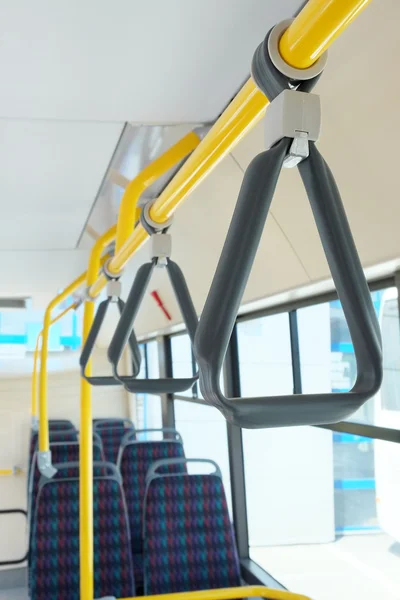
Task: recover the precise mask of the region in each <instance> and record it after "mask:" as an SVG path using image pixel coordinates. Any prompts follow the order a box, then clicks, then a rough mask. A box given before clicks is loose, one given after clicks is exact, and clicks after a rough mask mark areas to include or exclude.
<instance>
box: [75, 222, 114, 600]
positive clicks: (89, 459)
mask: <svg viewBox="0 0 400 600" xmlns="http://www.w3.org/2000/svg"><path fill="white" fill-rule="evenodd" d="M116 232H117V227H116V225H114V226H113V227H111V228H110V229H109V230H108V231H106V232H105V233H103V235H101V236H100V237H99V238H98V239H97V240H96V242H95V244H94V246H93V248H92V251H91V253H90V258H89V265H88V270H87V272H86V286H87V288H89V286H90V285H91V284H92V283H93V281H95V280H96V278H97V275H98V273H99V269H100V266H101V263H102V258H101V254H102V252H103V251H104V249H105V248H106V247H107V246H108V245H109V244H110V243H111V242H112V241H113V240H114V239H115V236H116ZM107 258H108V257H107ZM103 262H104V261H103ZM93 318H94V303H93V302H92V301H91V300H86V301H85V303H84V310H83V331H82V345H84V344H85V342H86V339H87V336H88V334H89V331H90V328H91V326H92V323H93ZM91 370H92V361H91V360H89V362H88V364H87V366H86V373H87V374H88V375H89V376H90V375H91ZM80 400H81V407H80V410H81V418H80V445H79V515H80V516H79V544H80V574H81V576H80V590H81V596H80V597H81V600H93V597H94V596H93V594H94V588H93V585H94V584H93V577H94V567H93V560H94V558H93V424H92V389H91V386H90V384H89V383H88V382H87V381H86V379H83V377H81V392H80Z"/></svg>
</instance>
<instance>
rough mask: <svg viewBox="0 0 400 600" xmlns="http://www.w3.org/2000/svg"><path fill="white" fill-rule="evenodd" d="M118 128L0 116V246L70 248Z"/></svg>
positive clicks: (89, 205) (94, 195) (111, 150)
mask: <svg viewBox="0 0 400 600" xmlns="http://www.w3.org/2000/svg"><path fill="white" fill-rule="evenodd" d="M121 129H122V125H121V124H117V123H76V122H75V123H74V122H60V121H40V120H39V121H23V120H22V121H20V120H7V121H6V120H0V211H1V222H2V227H1V236H0V250H3V249H7V250H13V249H18V250H44V249H48V250H54V249H58V250H59V249H68V248H74V247H75V246H76V244H77V242H78V239H79V236H80V234H81V231H82V227H83V226H84V223H85V221H86V219H87V216H88V213H89V211H90V209H91V207H92V204H93V202H94V200H95V197H96V194H97V192H98V189H99V185H100V183H101V180H102V177H103V175H104V173H105V171H106V169H107V166H108V163H109V161H110V159H111V157H112V154H113V151H114V149H115V146H116V144H117V142H118V139H119V136H120V134H121Z"/></svg>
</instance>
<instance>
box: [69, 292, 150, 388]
mask: <svg viewBox="0 0 400 600" xmlns="http://www.w3.org/2000/svg"><path fill="white" fill-rule="evenodd" d="M111 302H112V297H108V298H107V299H106V300H103V302H100V304H99V306H98V308H97V312H96V316H95V318H94V321H93V324H92V327H91V328H90V331H89V334H88V336H87V338H86V342H85V345H84V347H83V349H82V353H81V356H80V359H79V365H80V367H81V376H82V377H83V378H84V379H86V381H88V382H89V383H90V384H91V385H95V386H97V385H121V384H122V383H123V382H122V381H121V380H118V379H115V377H113V376H112V375H108V376H107V375H106V376H100V375H92V376H88V375H86V366H87V364H88V362H89V360H90V359H91V356H92V353H93V349H94V345H95V343H96V340H97V336H98V335H99V332H100V330H101V327H102V325H103V322H104V319H105V317H106V314H107V310H108V308H109V306H110V304H111ZM117 306H118V310H119V313H120V315H122V314H123V312H124V308H125V302H124V301H123V300H121V298H118V299H117ZM127 343H128V344H129V349H130V356H131V364H132V373H133V375H135V376H136V375H137V374H138V373H139V371H140V364H141V360H142V355H141V353H140V348H139V345H138V343H137V339H136V336H135V332H134V330H133V329H132V330H131V331H130V333H129V335H128V338H127ZM125 377H128V376H127V375H126V376H125ZM122 379H123V378H122Z"/></svg>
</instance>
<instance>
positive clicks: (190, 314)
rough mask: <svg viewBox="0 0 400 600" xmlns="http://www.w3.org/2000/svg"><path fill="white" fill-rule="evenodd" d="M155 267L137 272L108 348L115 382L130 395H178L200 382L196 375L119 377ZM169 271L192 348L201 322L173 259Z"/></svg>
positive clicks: (167, 267)
mask: <svg viewBox="0 0 400 600" xmlns="http://www.w3.org/2000/svg"><path fill="white" fill-rule="evenodd" d="M154 267H155V262H154V261H152V262H150V263H146V264H144V265H142V266H141V267H140V269H139V270H138V272H137V275H136V277H135V280H134V282H133V285H132V288H131V291H130V293H129V296H128V298H127V301H126V305H125V309H124V311H123V313H122V315H121V318H120V320H119V323H118V325H117V327H116V329H115V332H114V335H113V338H112V340H111V343H110V345H109V348H108V360H109V361H110V363H111V364H112V368H113V373H114V376H115V378H116V379H118V380H119V381H121V382H122V383H123V384H124V386H125V388H126V389H127V390H128V391H129V392H134V393H146V394H163V393H167V394H179V393H180V392H184V391H186V390H188V389H189V388H191V387H192V386H193V385H194V383H195V382H196V381H197V379H198V375H197V374H196V375H194V376H193V377H185V378H172V377H163V378H160V379H136V378H134V377H131V378H126V377H125V378H123V377H121V376H120V375H119V373H118V362H119V360H120V357H121V355H122V352H123V350H124V347H125V345H126V341H127V337H128V336H129V332H130V331H131V330H132V328H133V323H134V321H135V318H136V315H137V313H138V310H139V307H140V305H141V303H142V300H143V297H144V294H145V291H146V289H147V286H148V284H149V281H150V278H151V275H152V273H153V269H154ZM166 269H167V272H168V275H169V278H170V281H171V285H172V288H173V290H174V293H175V296H176V299H177V301H178V304H179V307H180V310H181V312H182V317H183V321H184V323H185V325H186V328H187V330H188V333H189V336H190V339H191V341H192V344H193V342H194V336H195V333H196V328H197V322H198V321H197V315H196V310H195V308H194V305H193V301H192V299H191V297H190V294H189V290H188V287H187V284H186V280H185V277H184V275H183V273H182V271H181V269H180V268H179V267H178V265H177V264H176V263H174V262H173V261H172V260H170V259H167V263H166Z"/></svg>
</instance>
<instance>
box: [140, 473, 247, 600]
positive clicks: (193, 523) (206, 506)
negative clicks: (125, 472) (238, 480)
mask: <svg viewBox="0 0 400 600" xmlns="http://www.w3.org/2000/svg"><path fill="white" fill-rule="evenodd" d="M144 521H145V522H144V529H143V531H144V565H143V566H144V580H145V588H144V589H145V595H149V594H166V593H170V592H182V591H192V590H205V589H212V588H225V587H235V586H239V585H240V574H239V573H240V571H239V561H238V556H237V551H236V547H235V540H234V535H233V529H232V525H231V523H230V520H229V514H228V508H227V504H226V498H225V492H224V487H223V484H222V481H221V479H220V477H218V476H216V475H176V476H165V477H162V476H161V477H156V478H155V479H152V480H151V481H150V483H149V486H148V490H147V493H146V498H145V513H144Z"/></svg>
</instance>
